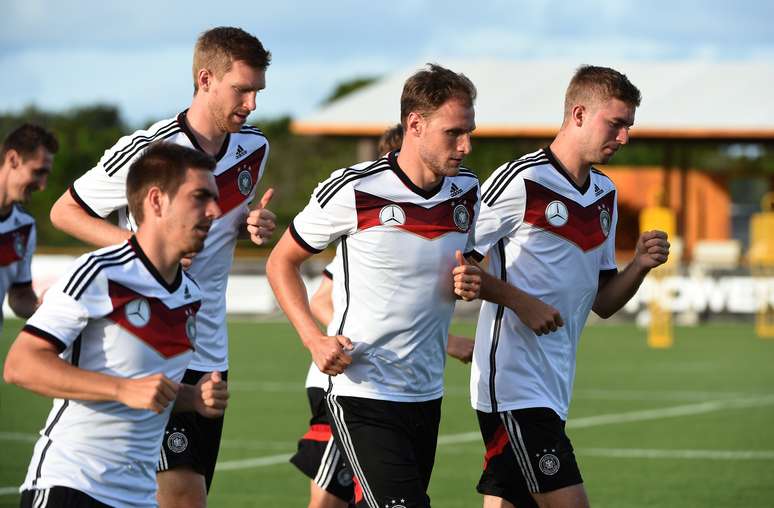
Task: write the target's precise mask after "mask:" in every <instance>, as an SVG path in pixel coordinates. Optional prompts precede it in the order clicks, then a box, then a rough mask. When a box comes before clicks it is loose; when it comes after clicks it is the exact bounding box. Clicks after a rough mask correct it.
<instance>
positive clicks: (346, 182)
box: [290, 152, 479, 402]
mask: <svg viewBox="0 0 774 508" xmlns="http://www.w3.org/2000/svg"><path fill="white" fill-rule="evenodd" d="M478 200H479V189H478V179H477V177H476V176H475V175H474V174H473V173H471V172H470V171H468V170H465V169H461V170H460V173H459V174H458V175H457V176H453V177H445V178H444V179H443V180H442V182H441V183H440V184H439V186H438V187H437V188H435V189H432V190H429V191H425V190H423V189H421V188H419V187H417V186H415V185H414V184H413V183H412V182H411V180H410V179H409V178H408V176H406V174H405V173H404V172H403V170H402V169H401V168H400V167H399V166H398V164H397V161H396V153H395V152H393V153H391V154H388V155H387V156H386V157H382V158H381V159H379V160H377V161H375V162H364V163H361V164H358V165H356V166H353V167H351V168H345V169H341V170H338V171H336V172H334V173H333V175H332V176H331V177H330V178H329V179H328V180H326V181H325V182H323V183H321V184H320V185H319V186H318V187H317V189H315V191H314V193H313V194H312V198H311V200H310V201H309V204H308V205H307V206H306V208H305V209H304V210H303V211H302V212H301V213H300V214H299V215H298V216H296V218H295V219H294V220H293V222H292V223H291V225H290V231H291V233H292V235H293V237H294V238H295V239H296V241H297V242H298V243H299V245H301V246H302V247H303V248H305V249H306V250H308V251H310V252H313V253H316V252H319V251H320V250H322V249H323V248H325V247H326V246H327V245H328V244H330V243H331V242H333V241H335V240H336V239H339V238H340V239H341V242H340V244H339V246H338V249H337V254H336V256H337V257H338V258H339V259H340V262H341V269H340V272H337V273H336V277H335V278H334V279H333V287H334V297H333V301H334V311H333V320H332V323H333V326H334V328H335V333H336V334H340V335H344V336H346V337H349V339H350V340H351V341H352V343H353V344H354V350H353V351H351V352H350V354H351V356H352V364H351V365H349V366H348V367H347V368H346V370H345V371H344V373H343V374H340V375H338V376H334V377H332V384H333V387H332V393H333V394H335V395H345V396H354V397H365V398H371V399H381V400H393V401H404V402H412V401H413V402H420V401H426V400H432V399H436V398H439V397H441V396H442V395H443V368H444V364H445V351H446V338H447V333H448V328H449V322H450V320H451V316H452V312H453V310H454V303H455V300H456V299H455V295H454V291H453V278H452V273H451V272H452V269H453V268H454V266H455V263H456V261H455V256H454V254H455V251H456V250H460V251H462V252H465V250H466V247H472V243H469V240H471V241H472V230H473V218H474V217H475V215H476V212H477V210H478ZM337 295H344V298H338V297H337ZM342 301H343V304H342ZM334 328H331V330H332V331H333V330H334ZM331 333H332V332H331Z"/></svg>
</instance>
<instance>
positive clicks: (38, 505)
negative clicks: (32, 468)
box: [32, 489, 51, 508]
mask: <svg viewBox="0 0 774 508" xmlns="http://www.w3.org/2000/svg"><path fill="white" fill-rule="evenodd" d="M50 490H51V489H40V490H36V491H35V497H34V498H33V500H32V506H33V508H44V507H45V506H46V505H47V504H48V493H49V492H50Z"/></svg>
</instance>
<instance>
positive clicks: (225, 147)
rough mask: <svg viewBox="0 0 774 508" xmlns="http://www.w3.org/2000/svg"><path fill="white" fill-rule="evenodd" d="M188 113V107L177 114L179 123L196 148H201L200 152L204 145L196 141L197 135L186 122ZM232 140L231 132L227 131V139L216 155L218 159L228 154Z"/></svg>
mask: <svg viewBox="0 0 774 508" xmlns="http://www.w3.org/2000/svg"><path fill="white" fill-rule="evenodd" d="M187 113H188V110H187V109H186V110H185V111H183V112H182V113H180V114H179V115H177V123H178V124H179V125H180V130H182V131H183V133H184V134H185V135H186V136H188V140H189V141H190V142H191V144H192V145H193V147H194V148H196V149H197V150H199V151H200V152H204V150H203V149H202V147H201V146H200V145H199V142H198V141H196V136H194V133H193V132H191V129H190V128H189V127H188V122H186V114H187ZM230 142H231V133H230V132H227V133H226V139H224V140H223V144H222V145H221V146H220V150H218V153H217V154H216V155H215V156H214V157H215V160H216V161H219V160H220V159H222V158H223V156H224V155H226V152H227V151H228V144H229V143H230Z"/></svg>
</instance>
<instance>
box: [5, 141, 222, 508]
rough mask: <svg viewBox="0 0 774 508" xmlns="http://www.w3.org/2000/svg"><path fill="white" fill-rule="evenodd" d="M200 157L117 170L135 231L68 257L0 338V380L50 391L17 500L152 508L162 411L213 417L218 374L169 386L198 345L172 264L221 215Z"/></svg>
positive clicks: (170, 153) (155, 155)
mask: <svg viewBox="0 0 774 508" xmlns="http://www.w3.org/2000/svg"><path fill="white" fill-rule="evenodd" d="M214 167H215V161H214V159H212V158H211V157H209V156H207V155H205V154H203V153H201V152H198V151H195V150H192V149H190V148H185V147H182V146H179V145H172V144H165V143H158V144H154V145H152V146H151V147H150V148H149V149H147V150H146V151H145V152H144V154H143V155H142V156H141V157H139V158H137V159H136V160H135V161H134V162H133V163H132V165H131V168H130V169H129V171H128V175H127V176H126V190H127V204H128V206H129V209H130V212H131V213H132V216H133V217H134V219H135V221H136V224H137V226H138V227H137V231H136V234H135V235H133V236H132V237H130V238H129V240H127V241H125V242H122V243H120V244H118V245H114V246H110V247H106V248H103V249H100V250H97V251H95V252H92V253H89V254H86V255H84V256H81V257H80V258H79V259H78V260H77V261H76V263H75V266H74V268H73V269H71V270H70V272H69V273H68V274H67V275H65V276H64V277H63V278H62V279H60V280H59V281H58V282H57V283H56V284H55V285H54V286H53V287H52V288H51V289H49V290H48V292H47V293H46V296H45V298H44V301H43V304H42V305H41V307H40V308H39V309H38V310H37V312H35V314H34V315H33V316H32V317H31V318H30V319H29V321H28V322H27V324H26V325H25V326H24V329H23V330H22V331H21V333H20V334H19V336H18V337H17V338H16V341H15V342H14V343H13V345H12V346H11V349H10V351H9V352H8V356H7V358H6V361H5V370H4V374H3V375H4V378H5V381H6V382H8V383H15V384H17V385H19V386H21V387H23V388H26V389H28V390H30V391H33V392H35V393H38V394H41V395H44V396H46V397H52V398H54V399H55V400H54V405H53V408H52V409H51V412H50V413H49V416H48V419H47V421H46V425H45V428H44V429H43V430H42V431H41V437H40V439H38V441H37V443H36V444H35V449H34V451H33V455H32V460H31V461H30V465H29V468H28V469H27V476H26V478H25V480H24V483H23V485H22V487H21V488H22V501H21V506H22V507H35V508H39V507H44V506H56V507H58V508H74V507H78V508H90V507H105V506H112V507H116V508H118V507H152V506H157V505H156V474H155V473H156V472H155V466H156V462H157V461H158V453H159V452H158V451H159V447H160V445H161V441H162V439H167V440H172V441H174V442H179V441H180V440H182V439H184V437H182V435H181V434H178V435H177V436H175V435H171V436H164V426H165V425H166V422H167V420H168V418H169V414H170V412H171V411H172V408H173V404H172V403H173V402H174V408H175V410H183V411H192V410H195V411H196V412H197V413H198V414H200V415H202V416H203V417H218V416H220V415H222V414H223V409H224V408H225V407H226V403H227V399H228V388H227V386H226V383H225V381H224V380H223V379H222V378H221V375H220V372H218V371H214V372H212V373H211V374H210V373H207V374H206V375H204V376H202V377H201V379H199V380H198V381H197V383H196V384H195V385H191V384H180V381H181V379H182V378H183V373H184V372H185V369H186V367H187V365H188V362H189V361H190V360H191V357H192V355H193V349H194V346H195V345H198V336H197V331H198V323H197V321H198V319H197V317H198V316H197V311H198V310H199V308H200V305H201V292H200V290H199V286H198V285H197V284H196V282H194V280H193V279H192V278H191V276H190V275H189V274H186V273H184V272H183V270H182V266H181V265H180V260H181V259H182V258H183V256H185V255H186V254H188V253H194V252H199V251H200V250H201V249H202V247H203V246H204V241H205V238H206V237H207V233H208V231H209V229H210V226H211V225H212V223H213V221H214V220H215V219H216V218H217V217H218V216H219V215H220V209H219V208H218V204H217V198H218V188H217V186H216V184H215V177H214V176H213V175H212V170H213V168H214Z"/></svg>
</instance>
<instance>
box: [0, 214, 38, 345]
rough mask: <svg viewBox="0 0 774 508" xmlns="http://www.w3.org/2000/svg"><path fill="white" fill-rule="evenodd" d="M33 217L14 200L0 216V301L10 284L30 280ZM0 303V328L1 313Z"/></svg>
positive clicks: (33, 229)
mask: <svg viewBox="0 0 774 508" xmlns="http://www.w3.org/2000/svg"><path fill="white" fill-rule="evenodd" d="M35 243H36V236H35V219H34V218H33V217H32V215H30V214H29V213H27V212H26V211H25V210H24V209H23V208H22V207H21V206H19V205H17V204H14V205H13V207H12V208H11V211H10V213H9V214H8V215H6V216H5V217H0V304H2V302H3V299H4V298H5V295H6V293H8V289H10V288H11V286H24V285H29V284H32V271H31V270H30V267H31V265H32V254H33V252H35ZM2 312H3V310H2V306H1V305H0V331H2V329H3V314H2Z"/></svg>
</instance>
